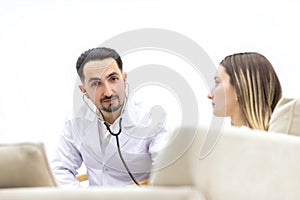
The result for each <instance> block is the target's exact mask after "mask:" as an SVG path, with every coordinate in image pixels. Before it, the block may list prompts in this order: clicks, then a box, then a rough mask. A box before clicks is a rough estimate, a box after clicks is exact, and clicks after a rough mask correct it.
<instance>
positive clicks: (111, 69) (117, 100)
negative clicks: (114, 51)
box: [80, 58, 127, 114]
mask: <svg viewBox="0 0 300 200" xmlns="http://www.w3.org/2000/svg"><path fill="white" fill-rule="evenodd" d="M83 74H84V83H83V86H80V89H81V91H83V92H84V91H86V96H87V97H88V98H90V99H91V100H92V101H93V103H94V104H95V105H96V107H97V108H98V110H99V111H101V112H102V114H106V113H114V112H116V111H120V109H121V108H122V105H123V104H124V99H125V81H126V77H127V74H126V73H122V72H121V70H120V69H119V67H118V64H117V63H116V61H115V60H114V59H113V58H106V59H103V60H95V61H90V62H88V63H86V64H85V66H84V70H83Z"/></svg>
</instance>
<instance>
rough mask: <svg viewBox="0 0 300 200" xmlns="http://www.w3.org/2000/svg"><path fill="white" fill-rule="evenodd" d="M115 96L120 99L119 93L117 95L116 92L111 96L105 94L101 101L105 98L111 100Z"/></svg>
mask: <svg viewBox="0 0 300 200" xmlns="http://www.w3.org/2000/svg"><path fill="white" fill-rule="evenodd" d="M113 98H117V99H119V96H118V95H116V94H113V95H111V96H110V97H108V96H105V97H103V98H102V99H101V101H105V100H111V99H113Z"/></svg>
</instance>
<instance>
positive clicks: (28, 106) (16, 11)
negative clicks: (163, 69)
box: [0, 0, 300, 157]
mask: <svg viewBox="0 0 300 200" xmlns="http://www.w3.org/2000/svg"><path fill="white" fill-rule="evenodd" d="M299 9H300V2H299V1H297V0H285V1H283V0H282V1H276V0H272V1H271V0H270V1H264V0H251V1H241V0H229V1H223V0H210V1H199V0H186V1H179V0H151V1H146V0H145V1H142V0H107V1H104V0H103V1H101V0H52V1H47V2H46V1H38V0H36V1H34V0H27V1H26V0H7V1H5V0H1V1H0V26H1V31H0V57H1V62H0V70H1V71H0V87H1V93H0V124H1V125H0V141H1V142H18V141H42V142H44V143H45V144H46V147H47V151H48V152H49V156H50V157H51V155H52V154H51V152H52V150H53V149H54V144H55V142H56V140H57V137H58V136H59V134H60V133H61V129H62V124H63V121H64V119H65V117H66V115H67V114H68V113H70V111H71V110H72V106H73V105H72V104H73V99H72V98H73V90H74V86H75V80H76V78H77V77H76V72H75V62H76V60H77V57H78V56H79V54H80V53H81V52H82V51H84V50H86V49H88V48H91V47H95V46H98V45H100V44H101V43H102V42H103V41H105V40H107V39H109V38H111V37H113V36H115V35H118V34H120V33H123V32H126V31H130V30H133V29H138V28H163V29H169V30H172V31H176V32H179V33H181V34H183V35H185V36H187V37H189V38H190V39H192V40H194V41H195V42H197V43H198V44H199V45H200V46H201V47H202V48H204V50H205V51H206V52H207V53H208V55H209V56H210V57H211V59H212V60H213V62H214V63H215V64H216V65H217V64H218V63H219V62H220V61H221V60H222V59H223V58H224V57H225V56H226V55H228V54H231V53H236V52H243V51H257V52H260V53H262V54H264V55H265V56H266V57H267V58H268V59H269V60H270V61H271V62H272V64H273V65H274V67H275V69H276V71H277V73H278V75H279V78H280V80H281V82H282V86H283V91H284V95H285V96H291V97H300V92H299V89H298V85H299V84H297V82H298V80H299V78H298V77H299V72H300V70H299V67H300V66H299V63H298V59H297V58H298V47H299V44H300V39H299V35H300V30H299V22H298V21H299V19H300V12H299ZM128 42H130V41H128ZM156 53H157V52H156ZM154 54H155V52H154ZM142 58H143V56H137V55H136V56H135V55H134V54H133V55H131V56H130V57H128V58H124V64H125V71H126V67H128V68H127V69H130V66H132V65H135V62H137V63H140V64H143V62H145V63H144V64H149V63H151V59H150V60H147V61H145V60H143V59H142ZM152 58H153V57H152ZM165 58H166V57H163V56H159V55H157V56H155V60H153V62H155V63H158V64H159V63H164V64H166V65H168V62H167V63H166V59H165ZM159 59H161V60H159ZM170 59H174V60H171V61H170V63H174V62H175V63H176V59H175V58H170ZM170 63H169V64H170ZM193 81H196V82H197V80H193ZM193 81H192V82H193ZM196 84H197V83H196ZM199 84H201V83H199ZM199 91H202V92H197V95H198V96H197V98H198V100H199V101H201V103H200V105H199V109H200V111H201V115H202V116H203V119H204V121H205V119H207V118H208V119H209V118H210V116H211V109H210V101H209V100H207V99H206V95H207V92H208V91H207V88H206V89H204V90H203V88H202V90H199ZM173 100H174V99H173ZM174 102H175V103H176V101H174ZM174 102H173V103H174ZM178 110H179V111H178V112H180V109H178ZM207 116H208V117H207Z"/></svg>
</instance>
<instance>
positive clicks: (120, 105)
mask: <svg viewBox="0 0 300 200" xmlns="http://www.w3.org/2000/svg"><path fill="white" fill-rule="evenodd" d="M112 98H116V100H117V101H118V104H117V105H115V106H114V105H112V104H110V105H109V106H108V107H104V106H102V107H101V108H100V109H101V110H102V111H104V112H108V113H112V112H116V111H118V110H119V109H120V108H121V107H122V105H123V103H121V101H120V98H119V96H118V95H112V96H110V97H105V98H103V99H101V102H102V101H103V100H110V99H112Z"/></svg>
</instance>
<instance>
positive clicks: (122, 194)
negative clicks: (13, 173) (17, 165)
mask: <svg viewBox="0 0 300 200" xmlns="http://www.w3.org/2000/svg"><path fill="white" fill-rule="evenodd" d="M0 196H1V199H5V200H40V199H43V200H48V199H49V200H53V199H56V200H79V199H88V200H99V199H102V200H105V199H109V200H120V199H122V200H126V199H128V200H153V199H155V200H157V199H164V200H194V199H195V200H205V199H204V197H203V195H202V194H201V192H198V191H197V190H194V189H193V188H191V187H152V186H143V187H130V188H128V187H127V188H126V187H122V188H121V187H95V188H88V189H74V188H52V187H43V188H30V189H29V188H15V189H0Z"/></svg>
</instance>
